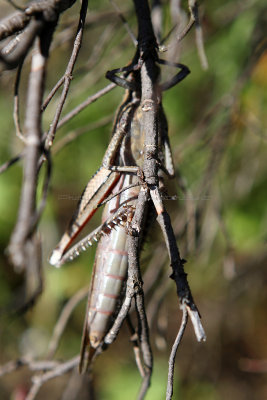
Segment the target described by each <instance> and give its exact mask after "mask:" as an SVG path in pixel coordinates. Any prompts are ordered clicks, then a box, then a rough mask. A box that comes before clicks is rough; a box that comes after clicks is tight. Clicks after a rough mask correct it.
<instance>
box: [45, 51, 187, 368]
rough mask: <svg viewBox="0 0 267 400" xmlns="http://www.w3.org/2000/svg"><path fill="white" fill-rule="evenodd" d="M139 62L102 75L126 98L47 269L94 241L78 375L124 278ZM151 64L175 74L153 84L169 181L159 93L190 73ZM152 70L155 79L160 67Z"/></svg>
mask: <svg viewBox="0 0 267 400" xmlns="http://www.w3.org/2000/svg"><path fill="white" fill-rule="evenodd" d="M142 62H143V60H142V57H141V56H140V54H139V51H138V50H137V53H136V55H135V57H134V58H133V60H132V62H131V63H130V65H129V66H127V67H124V68H119V69H116V70H113V71H110V72H108V73H107V75H106V76H107V77H108V78H109V79H110V80H111V81H113V82H115V83H116V84H118V85H119V86H122V87H124V88H125V89H126V93H125V97H124V100H123V102H122V104H121V105H120V107H119V109H118V111H117V114H116V118H115V121H114V126H113V133H112V138H111V141H110V144H109V146H108V148H107V150H106V152H105V155H104V158H103V160H102V164H101V167H100V168H99V170H98V171H97V172H96V173H95V174H94V175H93V177H92V178H91V179H90V180H89V182H88V184H87V186H86V187H85V189H84V191H83V194H82V196H81V199H80V201H79V203H78V205H77V208H76V211H75V213H74V215H73V217H72V219H71V221H70V223H69V226H68V228H67V230H66V232H65V233H64V234H63V236H62V238H61V240H60V241H59V243H58V245H57V246H56V248H55V249H54V251H53V252H52V255H51V257H50V264H52V265H54V266H57V267H59V266H61V265H62V264H64V263H65V262H66V261H69V260H72V259H73V258H75V257H77V256H78V255H79V254H80V252H81V251H83V250H85V249H86V248H87V247H88V246H89V245H91V244H92V243H93V242H94V241H98V247H97V251H96V257H95V264H94V270H93V276H92V280H91V288H90V292H89V297H88V305H87V312H86V316H85V322H84V333H83V339H82V346H81V361H80V370H82V369H84V366H85V358H86V357H85V356H86V354H88V351H89V352H90V351H92V352H94V351H95V349H97V348H98V347H99V346H100V345H101V343H102V341H103V339H104V337H105V335H106V333H107V332H108V330H109V327H110V324H111V322H112V319H114V317H115V315H116V312H117V309H118V305H119V302H120V298H121V296H122V295H123V285H124V282H125V280H126V278H127V264H128V256H127V254H128V253H127V235H128V231H129V230H130V227H131V219H132V217H133V215H134V211H135V204H136V200H137V198H138V194H139V190H140V185H142V166H143V161H144V154H143V147H144V140H145V132H144V128H143V124H142V118H143V111H142V107H141V90H142V88H141V83H140V82H141V79H140V68H141V65H142ZM156 62H157V64H165V65H166V64H167V65H171V66H175V67H178V68H179V69H180V71H179V72H178V73H177V74H176V75H175V76H174V77H173V78H172V79H171V80H170V81H168V82H166V83H163V84H160V83H159V82H157V118H156V124H157V131H158V147H159V164H160V169H161V170H162V171H164V172H165V173H166V174H167V175H169V176H171V177H173V176H174V166H173V161H172V156H171V150H170V145H169V139H168V127H167V120H166V117H165V114H164V110H163V107H162V103H161V92H162V91H163V90H167V89H168V88H170V87H172V86H174V85H176V84H177V83H178V82H180V81H181V80H183V79H184V78H185V77H186V76H187V75H188V74H189V72H190V71H189V69H188V68H187V67H186V66H184V65H183V64H176V63H169V62H167V61H165V60H160V59H157V60H156ZM157 68H158V78H159V67H157ZM119 73H123V74H124V75H123V77H121V76H119V75H118V74H119ZM103 202H106V204H105V207H104V211H103V216H102V225H101V226H100V227H98V228H97V229H96V230H95V231H93V232H92V233H91V234H89V235H88V236H86V237H85V238H84V239H82V240H81V241H80V242H78V243H77V244H75V245H73V242H74V240H75V238H76V237H77V235H78V234H79V233H80V232H81V230H82V229H83V227H84V226H85V225H86V224H87V222H88V221H89V220H90V219H91V218H92V216H93V215H94V213H95V212H96V211H97V209H98V208H99V206H100V205H101V204H102V203H103ZM90 349H91V350H90ZM89 358H90V356H89Z"/></svg>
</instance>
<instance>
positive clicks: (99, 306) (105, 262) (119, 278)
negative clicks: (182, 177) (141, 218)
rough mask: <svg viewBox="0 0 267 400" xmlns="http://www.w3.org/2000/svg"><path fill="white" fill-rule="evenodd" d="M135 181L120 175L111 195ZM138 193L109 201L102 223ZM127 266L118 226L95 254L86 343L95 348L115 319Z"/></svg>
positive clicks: (131, 191)
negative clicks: (87, 339) (88, 342)
mask: <svg viewBox="0 0 267 400" xmlns="http://www.w3.org/2000/svg"><path fill="white" fill-rule="evenodd" d="M136 180H137V178H136V177H135V176H130V175H124V176H122V177H121V179H120V181H119V183H118V184H117V185H116V187H115V188H114V191H113V193H116V192H118V191H119V190H120V189H121V188H122V187H127V186H129V185H130V184H131V183H133V181H136ZM138 192H139V188H138V187H134V188H131V189H128V190H126V191H124V192H123V193H121V195H118V196H116V197H114V198H113V199H112V200H110V201H109V202H108V203H107V205H106V206H105V210H104V212H103V222H104V221H105V220H106V219H107V218H109V217H110V216H111V215H112V214H113V213H114V212H115V211H117V210H118V208H119V207H120V206H121V205H122V204H128V205H129V204H131V205H134V203H135V201H136V198H137V196H138ZM127 267H128V252H127V234H126V231H125V228H124V227H120V226H117V227H115V228H113V229H111V231H110V233H109V234H108V235H105V236H103V237H102V238H101V239H100V241H99V243H98V247H97V251H96V257H95V265H94V274H93V277H92V283H91V295H90V299H89V307H88V331H89V340H90V344H91V346H92V347H94V348H95V347H97V346H98V345H99V343H100V342H101V340H102V339H103V337H104V336H105V334H106V333H107V331H108V329H109V326H110V323H111V322H112V319H113V318H114V314H115V312H116V309H117V305H118V302H119V299H120V297H121V295H122V290H123V284H124V282H125V281H126V278H127Z"/></svg>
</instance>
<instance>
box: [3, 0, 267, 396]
mask: <svg viewBox="0 0 267 400" xmlns="http://www.w3.org/2000/svg"><path fill="white" fill-rule="evenodd" d="M3 3H4V4H5V7H3V11H5V12H6V13H8V12H10V8H8V7H7V6H6V3H5V2H3ZM118 4H119V5H120V6H121V9H122V10H123V11H124V12H125V15H126V17H127V20H128V21H129V24H130V26H131V27H132V29H133V30H134V32H136V24H135V17H134V14H133V10H131V3H129V4H128V3H127V4H126V3H125V2H122V1H121V2H119V1H118ZM183 5H184V10H186V2H183ZM200 5H201V7H200V10H201V16H202V20H203V31H204V38H205V50H206V53H207V58H208V62H209V69H208V70H203V69H202V68H201V65H200V61H199V58H198V55H197V50H196V45H195V33H194V29H193V30H192V31H191V32H190V33H189V34H188V36H187V37H186V38H185V39H184V40H183V42H182V45H181V48H180V50H181V57H180V61H181V62H183V63H184V64H186V65H188V67H189V68H190V70H191V74H190V75H189V76H188V77H187V78H186V79H185V81H183V82H182V83H181V84H179V85H178V86H176V87H175V88H173V89H171V90H170V91H168V92H166V93H164V95H163V105H164V109H165V112H166V114H167V118H168V121H169V133H170V140H171V144H172V147H173V153H174V158H175V164H176V168H177V173H178V175H179V176H180V177H182V179H183V182H185V186H186V192H183V191H182V190H181V188H179V185H178V184H177V185H176V186H177V190H178V200H177V201H175V202H168V203H167V207H168V209H169V210H170V212H171V215H172V218H173V221H174V226H175V230H176V232H177V240H178V245H179V247H180V250H181V254H182V256H183V257H185V258H186V259H187V264H186V272H187V273H188V279H189V282H190V286H191V289H192V292H193V295H194V299H195V302H196V304H197V305H198V307H199V310H200V312H201V315H202V320H203V325H204V327H205V330H206V334H207V341H206V342H205V343H201V344H199V343H197V342H196V340H195V337H194V333H193V330H192V328H191V326H190V323H189V326H188V328H187V330H186V333H185V336H184V338H183V341H182V344H181V347H180V348H179V351H178V354H177V361H176V368H175V387H174V399H183V400H192V399H194V400H204V399H205V400H209V399H210V400H223V399H227V400H228V399H229V400H230V399H238V400H253V399H255V400H256V399H257V400H258V399H266V398H267V382H266V372H267V346H266V338H267V324H266V305H267V293H266V278H267V272H266V264H267V249H266V239H267V229H266V227H267V202H266V198H267V163H266V154H267V153H266V150H267V130H266V128H267V109H266V103H267V94H266V93H267V52H266V26H267V7H266V3H265V2H264V1H260V0H258V1H244V2H238V1H224V2H220V1H218V0H216V1H212V2H211V1H206V2H200ZM89 7H90V9H89V14H88V24H87V29H86V31H85V35H84V40H83V47H82V50H81V53H80V56H79V59H78V62H77V65H76V68H75V71H74V79H73V81H72V84H71V89H70V93H69V96H68V101H67V103H66V105H65V108H64V112H63V113H67V112H68V111H70V110H71V109H72V108H73V107H75V106H76V105H78V104H79V103H81V102H82V101H83V100H85V99H86V98H87V97H88V96H89V95H90V94H93V93H95V92H96V91H97V90H99V89H100V88H102V87H104V86H105V85H106V84H107V81H106V80H105V77H104V76H105V72H106V71H107V70H110V69H112V68H117V67H121V66H124V65H126V64H127V63H128V61H129V60H130V59H131V58H132V56H133V54H134V46H133V45H132V44H131V41H130V39H129V37H128V35H127V34H126V33H125V29H124V27H123V26H122V24H121V22H120V20H119V19H118V18H117V17H116V16H115V15H113V14H112V15H113V16H112V18H111V17H110V16H106V17H105V13H108V12H109V11H112V12H113V13H114V9H113V8H112V7H111V5H110V3H109V2H108V1H101V2H99V1H96V0H94V1H90V2H89ZM78 12H79V5H75V6H74V7H73V8H72V9H71V10H69V11H67V12H66V14H65V15H64V17H63V18H62V19H61V22H60V26H59V29H58V36H55V45H54V49H53V50H52V52H51V58H50V60H49V65H48V77H47V87H46V95H47V94H48V93H49V90H51V88H52V87H53V85H54V84H55V83H56V82H57V80H58V79H59V78H60V77H61V76H62V74H63V73H64V69H65V66H66V63H67V60H68V57H69V55H70V52H71V44H72V40H71V39H69V38H67V39H66V40H63V36H60V34H61V32H64V34H65V35H66V31H64V28H66V26H70V31H71V33H72V35H73V34H74V33H75V29H76V28H75V27H76V24H77V19H76V15H77V13H78ZM97 15H102V18H100V17H99V18H97ZM171 24H172V22H171V16H170V10H169V4H168V2H164V20H163V25H164V31H165V33H166V32H168V29H169V28H170V27H171ZM66 37H67V36H66ZM70 37H72V36H71V35H70ZM57 38H58V39H57ZM101 38H102V39H101ZM101 40H102V42H101ZM97 46H98V47H97ZM163 57H164V58H166V59H168V53H166V54H163ZM28 70H29V65H28V63H27V64H26V65H25V69H24V71H23V75H22V82H21V88H20V92H21V98H20V102H21V115H22V120H23V112H24V109H25V106H24V104H25V99H26V93H25V88H26V87H27V76H28ZM172 72H173V71H167V72H166V70H165V71H163V74H165V75H166V74H171V73H172ZM14 79H15V73H14V71H9V72H6V73H4V74H3V76H2V78H1V81H0V83H1V94H0V126H1V136H0V161H1V164H2V163H4V162H5V161H6V160H8V159H9V158H11V157H12V156H15V155H16V154H17V153H19V152H20V151H21V150H22V148H23V145H22V143H21V142H20V141H19V139H18V138H17V137H16V136H15V129H14V124H13V120H12V110H13V90H12V87H13V85H14ZM122 96H123V89H121V88H116V89H115V90H113V91H112V92H110V93H109V94H107V95H106V96H104V97H103V98H101V99H100V100H98V101H97V102H96V103H94V104H92V105H91V106H90V107H88V108H87V109H85V110H84V111H83V112H82V113H81V114H80V115H78V116H77V117H75V118H74V119H73V120H71V121H70V122H69V123H68V124H67V125H66V126H64V128H62V129H60V130H59V131H58V133H57V141H58V142H59V141H60V139H61V138H63V137H64V136H65V135H66V134H68V133H69V132H71V131H73V132H77V130H79V129H82V128H83V127H87V126H88V132H86V128H85V132H86V133H85V134H83V135H81V136H79V137H78V138H77V139H76V140H75V141H73V142H72V143H70V144H69V145H68V146H66V147H64V148H63V149H62V150H61V151H60V152H58V153H57V154H55V155H54V157H53V175H52V180H51V188H50V193H49V198H48V203H47V207H46V209H45V212H44V215H43V218H42V221H41V224H40V237H41V239H42V244H43V261H44V269H43V278H44V290H43V293H42V295H41V296H40V297H39V298H38V301H37V303H36V305H35V306H34V307H33V308H32V309H31V310H29V311H27V312H26V313H24V314H23V315H20V316H16V315H14V313H13V311H14V308H16V306H18V303H19V301H20V299H21V298H22V297H21V296H22V288H23V282H24V280H23V279H24V277H23V276H22V275H17V274H15V273H14V271H13V270H12V267H11V266H10V265H9V264H8V260H7V258H6V256H5V249H6V247H7V244H8V240H9V237H10V234H11V232H12V229H13V227H14V224H15V221H16V216H17V208H18V203H19V197H20V185H21V178H22V164H21V163H17V164H16V165H14V166H12V167H11V168H10V169H9V170H8V171H6V172H5V173H4V174H2V175H1V176H0V193H1V196H0V245H1V268H0V274H1V280H0V301H1V325H0V326H1V327H0V339H1V352H0V363H1V364H4V363H6V362H8V361H9V360H11V359H16V358H19V357H21V356H22V355H25V354H32V356H34V357H40V358H42V356H43V355H44V354H45V352H46V350H47V345H48V342H49V338H50V336H51V333H52V331H53V327H54V325H55V322H56V320H57V318H58V316H59V314H60V311H61V310H62V307H63V306H64V304H66V302H67V300H68V299H69V298H70V297H71V296H72V295H73V294H74V293H76V292H77V290H79V289H80V288H81V287H83V286H84V285H85V284H88V285H89V281H90V273H91V270H92V264H93V258H94V249H92V251H89V252H86V253H85V254H83V255H82V256H81V257H80V258H78V259H77V261H75V262H73V263H70V264H68V265H65V266H63V267H62V268H61V269H54V268H53V267H51V266H49V264H48V263H47V258H48V256H49V253H50V252H51V250H52V249H53V247H54V246H55V244H56V243H57V241H58V239H59V238H60V236H61V235H62V233H63V231H64V229H65V227H66V224H67V222H68V221H69V219H70V216H71V215H72V212H73V210H74V208H75V204H76V201H77V199H78V198H79V196H80V194H81V191H82V189H83V187H84V186H85V184H86V183H87V181H88V179H89V178H90V177H91V175H92V174H93V173H94V172H95V171H96V169H97V168H98V167H99V164H100V162H101V159H102V156H103V154H104V151H105V148H106V146H107V144H108V141H109V137H110V132H111V127H112V118H113V116H114V114H115V111H116V108H117V106H118V105H119V103H120V101H121V99H122ZM57 100H58V97H56V98H55V99H54V100H53V101H52V102H51V104H50V105H49V106H48V109H47V110H46V112H45V114H44V121H43V128H44V130H46V129H47V128H48V127H49V123H50V122H51V119H52V117H53V114H54V111H55V107H56V104H57ZM106 117H110V118H109V121H110V122H109V123H106V121H104V122H103V124H102V125H103V126H101V127H100V128H97V129H94V130H90V129H89V127H90V124H92V123H94V122H97V121H102V119H103V118H106ZM100 124H101V123H100ZM41 182H42V174H41V179H40V186H41ZM170 191H172V193H173V192H174V189H173V188H172V189H171V190H170ZM188 199H189V200H190V202H189V201H188ZM188 205H189V206H190V205H191V207H193V210H194V211H195V219H194V221H193V222H195V225H196V227H195V230H194V232H195V237H193V236H190V234H189V233H190V232H189V233H188V229H187V228H188V226H189V227H190V223H189V222H190V221H189V220H188V218H189V217H188V215H189V214H188ZM190 215H191V214H190ZM98 222H99V217H96V218H95V220H94V221H93V222H92V224H91V223H90V226H89V227H88V229H92V227H95V226H97V223H98ZM179 224H180V225H181V226H180V225H179ZM153 230H154V229H153ZM161 241H162V239H161V237H160V234H159V232H158V234H157V235H156V234H154V233H153V238H150V239H149V238H148V240H147V243H146V244H145V251H144V256H143V268H144V270H145V268H146V265H147V263H148V261H149V260H150V259H151V254H152V253H151V251H153V249H155V248H156V246H160V245H161ZM151 247H152V248H153V249H151ZM164 274H165V276H168V275H169V274H170V269H169V265H168V262H166V265H165V270H164ZM145 285H146V282H145ZM84 312H85V301H84V302H82V303H81V304H80V305H79V306H78V307H77V308H76V309H75V312H74V313H73V315H72V317H71V319H70V321H69V324H68V326H67V329H66V331H65V333H64V336H63V338H62V341H61V342H60V346H59V349H58V351H57V353H56V358H57V359H62V360H67V359H68V358H71V357H73V356H75V355H76V354H77V353H78V352H79V347H80V340H81V332H82V324H83V318H84ZM180 318H181V313H180V311H179V305H178V302H177V297H176V292H175V287H174V285H172V284H171V285H170V290H169V291H168V293H167V294H166V296H165V299H164V302H163V304H161V307H160V311H159V319H158V321H157V322H156V323H155V324H153V326H152V327H151V342H152V347H153V350H154V365H155V366H154V373H153V377H152V386H151V389H150V390H149V393H148V395H147V399H154V400H158V399H163V398H164V397H165V390H166V381H167V368H168V355H169V352H170V348H171V345H172V342H173V340H174V338H175V335H176V332H177V330H178V327H179V322H180ZM161 322H162V323H161ZM30 376H31V372H29V371H28V370H27V368H22V369H19V370H18V371H17V372H15V373H12V374H9V375H5V377H3V378H2V379H1V380H0V397H1V399H10V398H15V399H17V397H16V396H17V393H18V391H19V389H21V390H22V392H23V390H24V391H27V390H28V388H29V387H30V384H31V381H30ZM66 379H68V377H66V376H64V377H61V378H57V379H54V380H52V381H51V382H48V383H47V384H45V385H44V386H43V388H42V390H41V391H40V393H39V395H38V396H37V398H38V399H46V398H48V396H50V398H51V399H59V398H61V395H62V391H63V390H64V388H65V386H66V382H67V381H66ZM140 382H141V380H140V376H139V374H138V372H137V369H136V366H135V362H134V356H133V352H132V348H131V344H130V342H129V334H128V331H127V329H126V328H125V327H124V328H123V329H122V332H121V333H120V335H119V337H118V339H117V340H116V342H115V343H114V344H113V345H112V346H111V347H110V348H109V349H108V351H106V352H105V353H104V354H103V355H101V357H99V359H98V360H97V362H96V365H95V390H96V393H97V395H98V397H97V398H99V399H103V400H104V399H106V400H113V399H114V400H115V399H116V400H120V399H125V398H129V399H133V398H135V397H136V394H137V392H138V388H139V385H140ZM12 396H13V397H12ZM80 398H82V397H80Z"/></svg>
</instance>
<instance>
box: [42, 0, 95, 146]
mask: <svg viewBox="0 0 267 400" xmlns="http://www.w3.org/2000/svg"><path fill="white" fill-rule="evenodd" d="M87 7H88V0H83V1H82V6H81V11H80V20H79V24H78V29H77V33H76V38H75V40H74V44H73V50H72V54H71V57H70V60H69V63H68V66H67V68H66V72H65V75H64V87H63V91H62V94H61V98H60V101H59V104H58V106H57V109H56V113H55V116H54V120H53V122H52V124H51V125H50V129H49V131H48V133H47V137H46V140H45V149H47V150H48V149H49V148H50V147H51V146H52V144H53V141H54V138H55V134H56V129H57V125H58V121H59V118H60V115H61V112H62V109H63V106H64V104H65V101H66V98H67V94H68V92H69V87H70V83H71V80H72V72H73V69H74V65H75V63H76V60H77V57H78V54H79V51H80V48H81V44H82V37H83V30H84V23H85V18H86V13H87Z"/></svg>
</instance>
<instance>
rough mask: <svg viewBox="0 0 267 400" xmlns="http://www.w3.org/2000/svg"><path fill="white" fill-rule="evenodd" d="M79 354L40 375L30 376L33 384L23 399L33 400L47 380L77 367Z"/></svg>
mask: <svg viewBox="0 0 267 400" xmlns="http://www.w3.org/2000/svg"><path fill="white" fill-rule="evenodd" d="M79 359H80V356H79V355H78V356H75V357H74V358H72V359H70V360H68V361H66V362H64V363H62V364H60V365H58V366H56V367H55V368H54V369H53V370H51V371H49V372H46V373H45V374H42V375H35V376H33V377H32V381H33V385H32V387H31V389H30V391H29V393H28V394H27V396H26V398H25V400H33V399H35V397H36V395H37V393H38V392H39V390H40V389H41V387H42V385H43V384H44V383H45V382H47V381H49V380H50V379H54V378H56V377H58V376H61V375H63V374H65V373H66V372H68V371H70V370H72V369H73V368H75V367H77V366H78V364H79Z"/></svg>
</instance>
